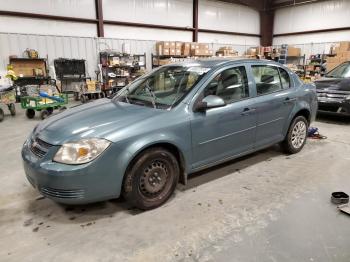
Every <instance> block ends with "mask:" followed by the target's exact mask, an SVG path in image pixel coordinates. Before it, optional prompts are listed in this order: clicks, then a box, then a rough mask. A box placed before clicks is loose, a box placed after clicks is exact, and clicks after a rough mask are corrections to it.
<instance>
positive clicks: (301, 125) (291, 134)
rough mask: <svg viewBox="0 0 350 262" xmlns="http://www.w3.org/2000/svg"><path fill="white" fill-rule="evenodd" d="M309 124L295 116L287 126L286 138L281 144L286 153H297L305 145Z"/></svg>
mask: <svg viewBox="0 0 350 262" xmlns="http://www.w3.org/2000/svg"><path fill="white" fill-rule="evenodd" d="M308 127H309V124H308V122H307V120H306V118H305V117H303V116H297V117H296V118H294V120H293V122H292V124H291V125H290V126H289V129H288V133H287V136H286V138H285V140H284V141H283V142H282V143H281V145H282V148H283V149H284V151H285V152H286V153H289V154H295V153H298V152H299V151H300V150H301V149H302V148H303V147H304V145H305V143H306V139H307V133H308Z"/></svg>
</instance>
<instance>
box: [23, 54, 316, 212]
mask: <svg viewBox="0 0 350 262" xmlns="http://www.w3.org/2000/svg"><path fill="white" fill-rule="evenodd" d="M316 111H317V97H316V90H315V86H314V85H313V84H304V83H303V82H301V81H300V79H299V78H298V76H297V75H295V74H294V73H293V72H291V71H290V70H289V69H288V68H286V67H284V66H282V65H281V64H278V63H275V62H271V61H263V60H248V59H237V60H229V59H209V60H194V61H187V62H183V63H178V64H170V65H166V66H162V67H159V68H157V69H156V70H154V71H152V72H151V73H149V74H147V75H145V76H143V77H141V78H139V79H137V80H136V81H134V82H132V83H131V84H129V85H128V86H126V87H125V88H123V89H122V90H121V91H120V92H118V93H117V94H116V95H115V96H114V97H111V98H105V99H101V100H97V101H95V102H92V103H88V104H84V105H80V106H77V107H73V108H70V109H68V110H66V111H64V112H62V113H59V114H57V115H53V116H51V117H49V118H48V119H46V120H44V121H43V122H41V123H40V124H39V125H38V126H36V127H35V129H34V130H33V131H32V133H31V134H30V135H29V137H28V139H27V140H26V141H25V143H24V145H23V148H22V158H23V164H24V170H25V174H26V176H27V179H28V180H29V182H30V183H31V184H32V185H33V187H34V188H36V189H37V190H38V191H39V192H40V193H41V194H42V195H44V196H46V197H48V198H51V199H53V200H54V201H57V202H61V203H66V204H84V203H91V202H97V201H103V200H107V199H112V198H118V197H119V196H120V195H123V196H124V197H125V199H126V200H127V201H129V202H130V203H131V204H132V205H133V206H136V207H138V208H140V209H151V208H155V207H158V206H160V205H161V204H163V203H164V202H166V201H167V199H169V197H170V196H171V195H172V193H173V192H174V190H175V188H176V185H177V184H178V183H179V182H181V183H186V181H187V177H188V176H190V175H191V174H192V173H194V172H196V171H199V170H202V169H205V168H208V167H211V166H214V165H217V164H219V163H222V162H225V161H228V160H231V159H234V158H237V157H239V156H242V155H246V154H250V153H252V152H255V151H257V150H261V149H263V148H266V147H269V146H271V145H273V144H276V143H280V144H281V146H282V147H283V148H284V149H285V151H286V152H288V153H297V152H299V151H300V150H301V149H302V148H303V146H304V144H305V142H306V137H307V130H308V126H309V124H310V122H311V121H312V120H313V119H314V118H315V114H316Z"/></svg>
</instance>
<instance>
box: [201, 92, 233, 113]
mask: <svg viewBox="0 0 350 262" xmlns="http://www.w3.org/2000/svg"><path fill="white" fill-rule="evenodd" d="M223 106H226V103H225V101H224V100H223V99H222V98H221V97H219V96H215V95H209V96H206V97H204V98H203V100H202V101H200V102H198V103H197V105H196V111H205V110H207V109H210V108H216V107H223Z"/></svg>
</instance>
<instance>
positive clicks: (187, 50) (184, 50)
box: [181, 43, 191, 56]
mask: <svg viewBox="0 0 350 262" xmlns="http://www.w3.org/2000/svg"><path fill="white" fill-rule="evenodd" d="M181 55H183V56H190V55H191V44H190V43H182V47H181Z"/></svg>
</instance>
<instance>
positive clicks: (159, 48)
mask: <svg viewBox="0 0 350 262" xmlns="http://www.w3.org/2000/svg"><path fill="white" fill-rule="evenodd" d="M163 47H164V46H163V44H159V43H156V53H157V55H163V50H164V49H163Z"/></svg>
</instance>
